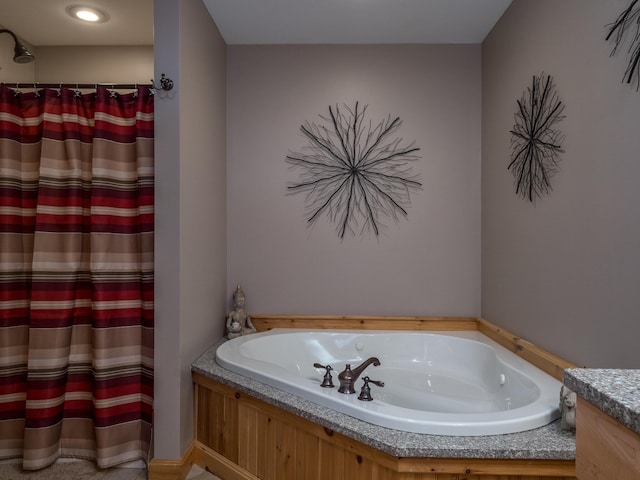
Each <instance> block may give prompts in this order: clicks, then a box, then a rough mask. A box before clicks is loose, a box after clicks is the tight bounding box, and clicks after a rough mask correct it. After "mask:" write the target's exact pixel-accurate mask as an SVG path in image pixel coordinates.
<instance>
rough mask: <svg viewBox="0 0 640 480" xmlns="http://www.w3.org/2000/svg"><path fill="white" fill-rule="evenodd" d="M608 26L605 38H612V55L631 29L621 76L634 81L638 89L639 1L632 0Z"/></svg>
mask: <svg viewBox="0 0 640 480" xmlns="http://www.w3.org/2000/svg"><path fill="white" fill-rule="evenodd" d="M608 27H609V33H608V34H607V37H606V40H607V41H608V40H611V39H613V42H614V46H613V49H612V50H611V55H612V56H613V55H615V53H616V51H617V50H618V47H620V46H621V45H622V44H623V43H624V40H625V38H626V37H627V35H628V34H629V32H630V31H631V30H633V33H632V34H631V35H630V36H631V42H630V45H629V50H628V53H627V58H628V63H627V69H626V71H625V73H624V77H623V78H624V81H626V82H627V83H632V82H635V84H636V90H638V89H640V3H638V0H632V1H631V3H629V6H628V7H627V8H625V9H624V10H623V11H622V12H621V13H620V15H618V18H616V20H615V21H614V22H613V23H612V24H610V25H608ZM634 79H635V80H634Z"/></svg>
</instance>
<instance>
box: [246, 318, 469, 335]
mask: <svg viewBox="0 0 640 480" xmlns="http://www.w3.org/2000/svg"><path fill="white" fill-rule="evenodd" d="M251 322H252V323H253V326H254V327H256V329H257V330H258V331H259V332H264V331H266V330H271V329H272V328H321V329H327V330H344V329H357V330H425V331H428V330H431V331H443V330H477V329H478V327H477V325H478V323H477V319H475V318H473V317H367V316H355V315H354V316H327V315H262V314H251Z"/></svg>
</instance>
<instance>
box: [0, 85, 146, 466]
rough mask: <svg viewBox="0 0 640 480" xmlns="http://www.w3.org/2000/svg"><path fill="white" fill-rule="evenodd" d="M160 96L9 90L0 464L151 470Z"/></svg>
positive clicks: (3, 142) (1, 171)
mask: <svg viewBox="0 0 640 480" xmlns="http://www.w3.org/2000/svg"><path fill="white" fill-rule="evenodd" d="M152 395H153V95H152V92H151V91H150V89H148V88H140V89H138V90H137V91H136V92H134V93H130V94H112V93H111V92H110V91H109V90H107V89H106V88H103V87H98V89H97V91H96V92H95V93H92V94H84V95H79V94H76V92H74V91H73V90H69V89H61V90H60V92H58V91H57V90H50V89H44V90H41V91H39V92H38V94H36V93H35V92H29V93H20V94H16V93H15V92H14V90H13V89H11V88H9V87H7V86H4V85H3V86H2V88H1V90H0V458H11V457H22V458H23V464H24V467H25V468H26V469H37V468H42V467H45V466H47V465H49V464H50V463H52V462H53V461H55V460H56V459H57V458H58V457H59V456H72V457H82V458H94V459H96V461H97V463H98V466H100V467H109V466H113V465H117V464H119V463H123V462H127V461H132V460H138V459H144V460H147V455H148V450H149V445H150V440H151V421H152Z"/></svg>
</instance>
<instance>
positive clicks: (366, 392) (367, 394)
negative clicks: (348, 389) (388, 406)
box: [358, 377, 384, 402]
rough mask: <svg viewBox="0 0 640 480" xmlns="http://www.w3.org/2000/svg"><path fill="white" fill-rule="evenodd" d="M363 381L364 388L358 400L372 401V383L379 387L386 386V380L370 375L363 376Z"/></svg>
mask: <svg viewBox="0 0 640 480" xmlns="http://www.w3.org/2000/svg"><path fill="white" fill-rule="evenodd" d="M362 381H363V382H364V385H362V390H360V395H358V400H362V401H364V402H370V401H371V400H373V397H372V396H371V387H370V386H369V384H370V383H373V384H374V385H377V386H379V387H384V382H381V381H380V380H371V379H370V378H369V377H363V378H362Z"/></svg>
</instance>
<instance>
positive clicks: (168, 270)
mask: <svg viewBox="0 0 640 480" xmlns="http://www.w3.org/2000/svg"><path fill="white" fill-rule="evenodd" d="M154 15H155V30H156V32H161V34H156V36H155V46H154V52H155V71H156V74H155V78H160V75H161V74H162V73H166V75H167V76H168V77H170V78H171V79H172V80H174V82H175V83H176V87H175V88H174V90H172V91H171V92H168V93H158V94H157V95H158V97H157V99H156V105H155V108H156V110H155V112H156V117H155V119H156V121H155V127H156V132H155V172H156V191H155V199H156V223H155V225H156V236H155V241H156V244H155V258H156V262H155V266H156V270H155V278H156V281H155V342H156V343H155V362H156V363H155V371H156V375H155V390H154V404H155V408H154V415H155V416H154V455H153V456H154V458H160V459H175V458H180V456H181V455H182V454H183V453H184V452H185V451H186V450H187V448H188V446H189V444H190V442H191V441H192V440H193V384H192V381H191V363H192V362H193V361H194V360H195V359H196V358H197V357H198V356H199V355H200V354H201V353H202V352H204V351H205V350H206V349H207V348H208V347H209V346H211V345H212V344H213V343H215V341H216V340H217V339H219V338H220V337H222V334H223V326H224V316H225V313H226V296H225V285H226V262H225V258H226V146H225V144H226V73H225V72H226V70H225V64H226V46H225V44H224V42H223V41H222V38H221V37H220V34H219V33H218V30H217V28H216V26H215V24H214V23H213V21H212V20H211V17H210V16H209V14H208V12H207V10H206V9H205V7H204V5H203V4H202V2H200V1H196V2H194V1H191V0H181V1H180V2H175V1H173V0H156V1H155V2H154Z"/></svg>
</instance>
